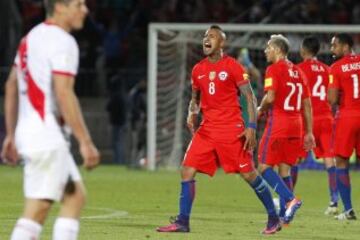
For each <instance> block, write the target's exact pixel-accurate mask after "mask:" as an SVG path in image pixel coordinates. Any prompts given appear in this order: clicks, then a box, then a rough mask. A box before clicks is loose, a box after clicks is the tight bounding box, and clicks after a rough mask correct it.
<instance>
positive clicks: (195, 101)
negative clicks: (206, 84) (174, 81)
mask: <svg viewBox="0 0 360 240" xmlns="http://www.w3.org/2000/svg"><path fill="white" fill-rule="evenodd" d="M199 97H200V91H198V90H195V89H193V90H192V92H191V100H190V103H189V112H191V113H196V112H199V101H200V98H199Z"/></svg>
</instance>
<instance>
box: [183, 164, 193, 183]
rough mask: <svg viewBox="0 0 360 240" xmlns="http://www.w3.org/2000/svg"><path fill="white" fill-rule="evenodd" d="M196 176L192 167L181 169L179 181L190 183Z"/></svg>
mask: <svg viewBox="0 0 360 240" xmlns="http://www.w3.org/2000/svg"><path fill="white" fill-rule="evenodd" d="M195 175H196V169H195V168H192V167H183V168H182V170H181V179H182V180H183V181H191V180H193V179H194V177H195Z"/></svg>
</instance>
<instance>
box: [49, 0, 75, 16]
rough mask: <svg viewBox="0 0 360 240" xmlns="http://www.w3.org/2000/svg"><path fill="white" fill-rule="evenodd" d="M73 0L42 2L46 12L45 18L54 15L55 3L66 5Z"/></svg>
mask: <svg viewBox="0 0 360 240" xmlns="http://www.w3.org/2000/svg"><path fill="white" fill-rule="evenodd" d="M71 1H73V0H44V6H45V10H46V15H47V16H52V15H53V14H54V9H55V4H56V3H64V4H68V3H70V2H71Z"/></svg>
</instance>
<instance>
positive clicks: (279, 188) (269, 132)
mask: <svg viewBox="0 0 360 240" xmlns="http://www.w3.org/2000/svg"><path fill="white" fill-rule="evenodd" d="M288 51H289V42H288V40H287V39H286V38H285V37H284V36H282V35H272V36H271V38H270V40H269V41H268V43H267V46H266V49H265V55H266V59H267V61H268V62H270V63H272V64H271V65H270V66H269V67H268V68H267V69H266V75H265V84H264V90H265V92H266V94H265V96H264V98H263V100H262V101H261V104H260V106H259V108H258V115H259V116H261V115H262V114H263V113H265V112H267V113H268V119H267V123H266V128H265V131H264V134H263V136H262V139H261V142H260V146H259V157H258V159H259V168H260V171H261V173H262V176H263V178H264V179H265V180H266V181H267V182H268V184H269V185H270V186H271V187H272V188H273V189H274V191H275V192H276V193H278V194H279V196H280V200H281V199H282V201H284V202H285V203H286V205H287V208H286V210H285V211H284V212H283V216H281V215H280V217H282V218H283V222H284V223H285V224H288V223H290V221H292V219H293V217H294V215H295V212H296V211H297V210H298V209H299V208H300V207H301V204H302V202H301V201H300V200H299V199H297V198H295V196H294V194H293V193H292V191H291V189H292V181H291V177H290V167H291V166H292V165H294V164H296V160H297V158H298V156H299V155H300V153H301V151H302V148H303V146H302V143H303V142H304V147H305V149H306V150H310V149H311V148H312V147H313V145H314V142H315V140H314V136H313V134H312V113H311V102H310V98H309V93H308V88H307V85H306V84H305V83H304V76H303V75H302V73H301V70H300V69H299V68H298V67H297V66H296V65H294V64H293V63H292V62H290V61H289V60H288V59H287V54H288ZM302 109H304V116H305V122H306V134H305V137H304V141H302V139H301V138H302V116H301V110H302ZM275 165H278V167H279V174H280V176H281V177H282V178H283V179H281V177H280V176H279V175H278V174H277V173H276V172H275V171H274V170H273V167H274V166H275Z"/></svg>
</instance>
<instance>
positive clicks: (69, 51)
mask: <svg viewBox="0 0 360 240" xmlns="http://www.w3.org/2000/svg"><path fill="white" fill-rule="evenodd" d="M50 62H51V69H52V73H55V74H64V75H70V76H75V75H76V74H77V71H78V66H79V47H78V45H77V43H76V41H75V40H74V39H73V38H66V39H65V40H64V41H59V42H58V44H57V45H56V49H55V51H54V54H53V55H52V56H51V57H50Z"/></svg>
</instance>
